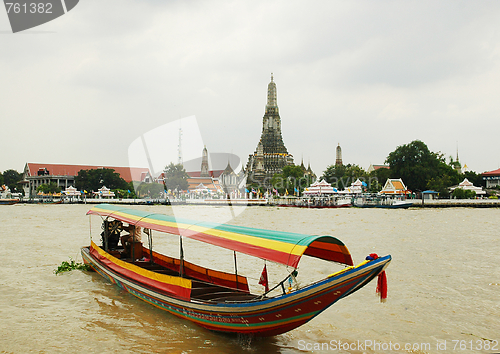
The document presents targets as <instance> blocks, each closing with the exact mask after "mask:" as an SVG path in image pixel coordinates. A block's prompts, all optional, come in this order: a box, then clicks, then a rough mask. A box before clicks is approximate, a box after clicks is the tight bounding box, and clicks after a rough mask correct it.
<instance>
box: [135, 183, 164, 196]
mask: <svg viewBox="0 0 500 354" xmlns="http://www.w3.org/2000/svg"><path fill="white" fill-rule="evenodd" d="M163 191H164V186H163V184H159V183H141V184H140V185H138V186H137V188H136V192H137V196H138V197H139V198H142V197H150V198H153V199H154V198H160V195H161V193H163Z"/></svg>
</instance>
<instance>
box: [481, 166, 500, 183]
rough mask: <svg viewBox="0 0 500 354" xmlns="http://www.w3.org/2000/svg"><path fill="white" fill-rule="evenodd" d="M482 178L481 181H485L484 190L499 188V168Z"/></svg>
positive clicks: (486, 173)
mask: <svg viewBox="0 0 500 354" xmlns="http://www.w3.org/2000/svg"><path fill="white" fill-rule="evenodd" d="M482 176H483V180H485V181H486V188H495V187H496V186H500V168H499V169H496V170H493V171H489V172H485V173H483V174H482Z"/></svg>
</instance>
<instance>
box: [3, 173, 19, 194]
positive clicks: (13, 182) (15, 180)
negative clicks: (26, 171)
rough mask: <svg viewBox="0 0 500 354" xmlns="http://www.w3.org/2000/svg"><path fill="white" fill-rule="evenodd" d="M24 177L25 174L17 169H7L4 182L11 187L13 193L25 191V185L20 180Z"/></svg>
mask: <svg viewBox="0 0 500 354" xmlns="http://www.w3.org/2000/svg"><path fill="white" fill-rule="evenodd" d="M22 179H23V174H22V173H19V172H17V171H15V170H7V171H4V173H3V184H5V185H6V186H8V187H9V188H10V191H11V192H12V193H20V192H23V187H22V186H21V185H20V184H19V182H20V181H21V180H22Z"/></svg>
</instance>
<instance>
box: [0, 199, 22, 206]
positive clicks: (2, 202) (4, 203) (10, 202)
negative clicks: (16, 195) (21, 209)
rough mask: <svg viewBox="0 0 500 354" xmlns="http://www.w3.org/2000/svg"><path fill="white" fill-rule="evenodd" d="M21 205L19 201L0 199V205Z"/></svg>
mask: <svg viewBox="0 0 500 354" xmlns="http://www.w3.org/2000/svg"><path fill="white" fill-rule="evenodd" d="M17 203H19V199H0V205H13V204H17Z"/></svg>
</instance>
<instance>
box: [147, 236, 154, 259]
mask: <svg viewBox="0 0 500 354" xmlns="http://www.w3.org/2000/svg"><path fill="white" fill-rule="evenodd" d="M148 230H149V232H148V243H149V263H151V264H153V263H154V262H153V230H151V229H148Z"/></svg>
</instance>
